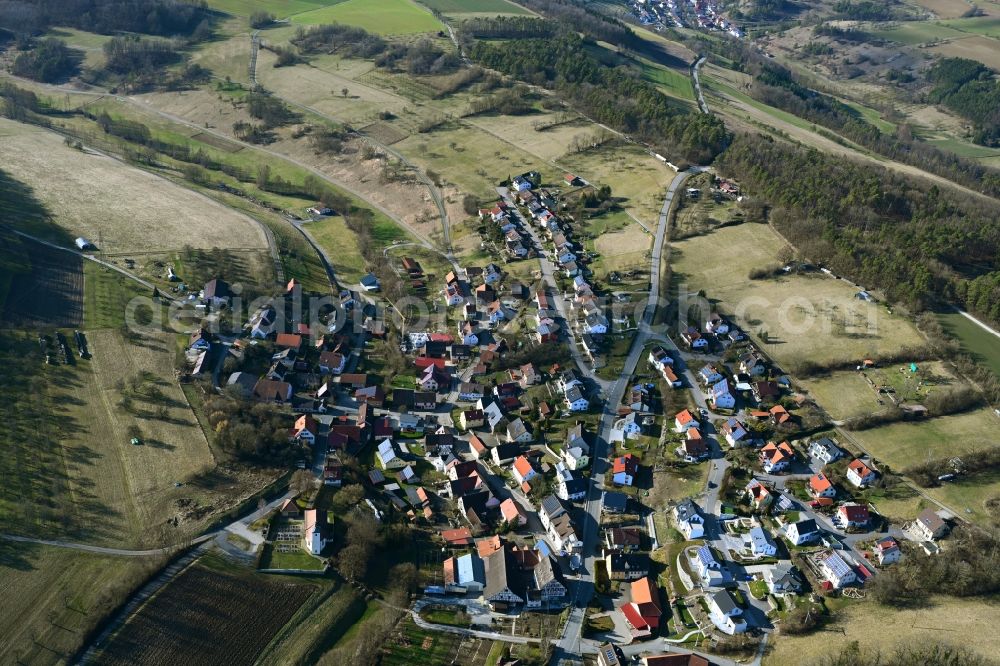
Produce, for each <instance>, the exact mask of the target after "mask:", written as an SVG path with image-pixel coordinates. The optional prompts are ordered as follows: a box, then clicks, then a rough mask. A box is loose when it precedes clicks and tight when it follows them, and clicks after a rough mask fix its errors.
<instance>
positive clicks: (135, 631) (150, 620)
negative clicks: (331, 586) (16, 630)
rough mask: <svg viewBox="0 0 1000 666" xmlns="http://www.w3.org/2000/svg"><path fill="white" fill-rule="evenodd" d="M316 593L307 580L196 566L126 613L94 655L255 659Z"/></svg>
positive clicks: (126, 660)
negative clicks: (129, 614)
mask: <svg viewBox="0 0 1000 666" xmlns="http://www.w3.org/2000/svg"><path fill="white" fill-rule="evenodd" d="M315 592H316V586H315V585H311V584H308V583H296V582H291V581H290V579H285V578H277V577H267V576H254V575H251V574H249V573H242V572H240V573H228V572H223V571H221V570H213V569H209V568H207V567H204V566H202V565H200V564H195V565H194V566H192V567H190V568H189V569H187V570H186V571H184V573H182V574H181V575H180V576H178V577H177V578H176V579H174V580H173V581H172V582H171V583H170V584H169V585H167V586H166V587H165V588H164V589H163V590H161V591H160V592H159V593H158V594H157V595H156V596H155V597H153V599H152V600H151V601H149V602H148V603H146V604H145V605H144V606H143V607H142V608H141V609H140V610H139V611H138V612H137V613H136V614H135V615H133V616H132V617H131V618H129V620H128V622H127V623H126V624H125V626H123V627H122V628H121V629H120V630H119V631H118V633H117V634H115V636H114V637H113V638H112V639H111V641H110V642H109V643H108V644H107V646H106V647H105V648H104V650H103V651H102V652H101V654H100V657H99V661H100V663H102V664H122V665H124V664H129V665H131V664H164V663H184V664H194V663H199V664H218V663H234V664H236V663H245V664H249V663H253V662H254V660H255V659H256V658H257V655H259V654H260V653H261V651H262V650H263V649H264V648H265V647H266V646H267V644H268V642H270V640H271V639H272V638H273V637H274V635H275V634H276V633H277V632H278V630H280V629H281V627H283V626H284V625H285V624H286V623H287V622H288V621H289V620H290V619H291V618H292V616H293V615H294V614H295V612H296V611H297V610H298V608H299V607H300V606H301V605H302V604H303V603H304V602H305V601H306V600H307V599H308V598H309V596H310V595H312V594H314V593H315ZM223 609H224V610H223Z"/></svg>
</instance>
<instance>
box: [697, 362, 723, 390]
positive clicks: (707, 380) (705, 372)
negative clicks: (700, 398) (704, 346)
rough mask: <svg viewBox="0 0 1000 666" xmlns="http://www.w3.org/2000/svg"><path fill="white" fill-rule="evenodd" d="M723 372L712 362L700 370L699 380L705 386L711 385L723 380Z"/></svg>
mask: <svg viewBox="0 0 1000 666" xmlns="http://www.w3.org/2000/svg"><path fill="white" fill-rule="evenodd" d="M722 379H723V376H722V373H720V372H719V371H718V369H716V367H715V366H714V365H712V364H708V365H706V366H705V367H704V368H702V369H701V370H699V371H698V380H699V381H700V382H701V383H702V384H704V385H705V386H711V385H712V384H716V383H718V382H720V381H722Z"/></svg>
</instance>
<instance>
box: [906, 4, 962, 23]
mask: <svg viewBox="0 0 1000 666" xmlns="http://www.w3.org/2000/svg"><path fill="white" fill-rule="evenodd" d="M913 2H914V3H915V4H917V5H920V6H921V7H923V8H924V9H926V10H927V11H929V12H933V13H934V15H935V16H936V17H938V18H943V19H949V18H958V17H960V16H961V15H962V14H964V13H965V12H967V11H969V9H971V8H972V5H970V4H969V3H968V2H966V1H965V0H913Z"/></svg>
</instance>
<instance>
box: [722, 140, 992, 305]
mask: <svg viewBox="0 0 1000 666" xmlns="http://www.w3.org/2000/svg"><path fill="white" fill-rule="evenodd" d="M717 166H718V168H719V170H720V173H721V174H722V175H725V176H727V177H731V178H736V179H738V180H740V181H741V182H742V183H743V185H744V186H745V187H746V188H747V189H748V191H751V192H754V193H755V195H756V196H759V197H760V198H761V199H763V200H764V201H767V202H769V203H770V204H771V205H772V206H773V209H772V211H771V220H772V222H773V223H774V225H775V226H776V227H777V229H778V230H779V231H780V232H781V233H782V234H783V235H784V236H785V237H786V238H787V239H788V240H789V242H790V243H792V244H793V245H794V246H796V247H797V248H798V250H799V252H800V254H801V256H802V257H803V258H806V259H809V260H811V261H814V262H819V263H822V264H824V265H826V266H829V267H830V268H831V269H832V270H833V271H834V272H835V273H840V274H843V275H846V276H849V277H851V278H852V279H853V280H855V281H856V282H859V283H861V284H864V285H866V286H868V287H874V288H879V289H882V290H884V291H885V293H886V294H887V296H888V297H889V298H890V299H891V300H894V301H899V302H903V303H906V304H908V305H910V306H911V307H913V308H915V309H922V308H925V307H930V306H934V305H936V304H938V303H941V302H954V303H956V304H959V305H961V306H962V307H964V308H965V309H967V310H969V311H971V312H975V313H977V314H979V315H980V316H982V317H984V318H986V319H988V320H990V321H993V322H1000V266H998V262H1000V204H998V203H996V202H991V201H989V200H987V199H974V198H972V197H966V196H961V195H959V194H957V193H955V192H953V191H951V190H947V189H941V188H938V187H936V186H930V185H927V184H923V183H921V184H918V183H916V182H914V181H911V180H908V179H904V178H903V177H901V176H897V175H894V174H892V173H890V172H888V171H886V170H884V169H882V168H880V167H875V166H869V165H864V164H860V163H855V162H852V161H847V160H844V159H842V158H839V157H834V156H830V155H825V154H823V153H820V152H818V151H816V150H806V149H803V148H800V147H796V146H791V145H787V144H784V143H778V142H776V141H774V140H771V139H769V138H767V137H761V136H741V137H738V138H737V139H736V140H735V141H734V142H733V145H732V146H731V147H730V148H729V149H728V150H727V151H726V152H725V153H723V154H722V155H721V157H720V158H719V160H718V162H717Z"/></svg>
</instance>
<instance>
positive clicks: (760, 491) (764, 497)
mask: <svg viewBox="0 0 1000 666" xmlns="http://www.w3.org/2000/svg"><path fill="white" fill-rule="evenodd" d="M745 491H746V494H747V498H748V499H749V500H750V506H751V507H753V509H754V510H755V511H766V510H767V509H768V508H769V507H770V506H771V502H773V501H774V495H772V494H771V490H770V489H769V488H768V487H767V486H765V485H764V484H763V483H761V482H760V481H759V480H757V479H751V480H750V483H748V484H747V486H746V488H745Z"/></svg>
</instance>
